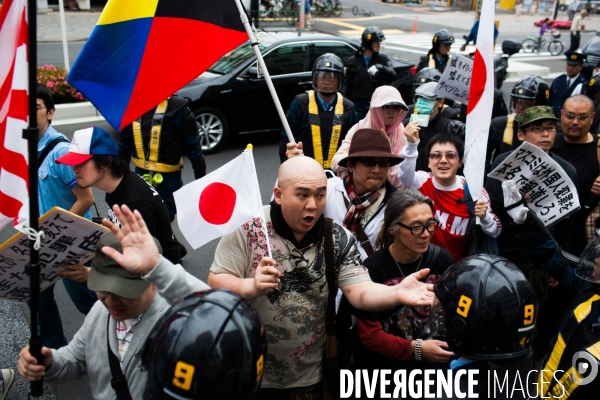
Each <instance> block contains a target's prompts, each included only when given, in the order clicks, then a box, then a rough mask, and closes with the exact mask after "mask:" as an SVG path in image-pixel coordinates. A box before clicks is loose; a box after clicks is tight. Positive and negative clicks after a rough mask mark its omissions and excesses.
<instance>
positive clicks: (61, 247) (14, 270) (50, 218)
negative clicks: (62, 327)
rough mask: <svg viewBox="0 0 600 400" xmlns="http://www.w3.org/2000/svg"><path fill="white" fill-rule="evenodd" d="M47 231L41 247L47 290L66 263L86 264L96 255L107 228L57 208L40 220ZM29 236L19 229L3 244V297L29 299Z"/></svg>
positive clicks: (0, 272)
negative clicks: (97, 246)
mask: <svg viewBox="0 0 600 400" xmlns="http://www.w3.org/2000/svg"><path fill="white" fill-rule="evenodd" d="M39 229H40V230H43V231H44V233H45V234H44V236H43V237H42V240H41V247H40V250H39V259H40V264H41V272H40V288H41V290H44V289H47V288H48V287H49V286H51V285H53V284H55V283H56V282H57V281H58V280H59V279H60V277H59V276H58V275H57V272H58V271H59V270H60V268H61V266H62V265H65V264H73V265H74V264H83V263H85V262H87V261H88V260H89V259H91V258H92V257H93V256H94V251H95V250H96V243H98V240H99V239H100V238H101V237H102V235H104V234H105V233H108V232H110V231H109V230H108V228H106V227H104V226H101V225H98V224H95V223H93V222H92V221H90V220H88V219H85V218H82V217H80V216H78V215H75V214H72V213H70V212H68V211H66V210H63V209H62V208H59V207H54V208H53V209H52V210H50V211H48V212H47V213H46V214H44V215H43V216H42V217H40V220H39ZM29 254H30V253H29V239H28V238H27V235H25V234H23V233H21V232H19V233H18V234H16V235H15V236H13V237H12V238H10V239H9V240H7V241H6V243H4V244H2V245H1V246H0V299H2V300H9V301H15V302H19V303H24V302H26V301H27V300H29V297H30V290H29V273H28V272H27V270H26V266H27V264H28V263H29Z"/></svg>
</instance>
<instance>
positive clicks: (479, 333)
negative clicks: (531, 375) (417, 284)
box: [431, 255, 537, 360]
mask: <svg viewBox="0 0 600 400" xmlns="http://www.w3.org/2000/svg"><path fill="white" fill-rule="evenodd" d="M434 291H435V295H436V298H437V299H436V301H435V302H434V305H433V307H432V311H431V315H432V319H433V320H432V322H431V324H432V325H431V328H432V334H434V333H435V332H436V331H437V332H439V329H436V327H438V328H439V325H443V326H444V327H445V329H446V332H445V337H446V341H447V342H448V346H449V347H450V349H451V350H452V351H453V352H455V353H456V354H459V355H461V356H464V357H468V358H474V359H484V360H493V359H506V358H513V357H518V356H521V355H525V354H527V353H528V352H529V350H530V341H531V335H532V333H533V328H534V325H535V318H536V314H537V309H536V305H535V294H534V292H533V288H532V287H531V284H530V283H529V281H528V280H527V278H526V277H525V275H523V273H522V272H521V271H520V270H519V269H518V268H517V267H516V266H515V265H514V264H513V263H511V262H510V261H508V260H506V259H505V258H502V257H498V256H492V255H478V256H471V257H467V258H464V259H462V260H460V261H459V262H457V263H454V264H453V265H452V266H451V267H450V268H448V269H447V270H446V272H445V273H444V275H443V276H442V278H441V279H440V280H439V281H438V282H437V283H436V284H435V287H434ZM436 303H438V304H436ZM440 314H444V318H445V322H443V323H442V324H440V323H439V316H440ZM436 319H437V320H438V322H437V323H436V321H434V320H436Z"/></svg>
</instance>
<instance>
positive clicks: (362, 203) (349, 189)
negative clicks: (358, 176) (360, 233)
mask: <svg viewBox="0 0 600 400" xmlns="http://www.w3.org/2000/svg"><path fill="white" fill-rule="evenodd" d="M344 188H345V189H346V193H348V197H349V198H350V206H349V207H348V210H346V216H345V217H344V226H345V227H346V229H348V230H349V231H350V232H356V229H357V228H358V224H360V219H361V218H362V216H363V214H364V213H365V211H366V210H367V208H369V207H370V206H371V204H373V203H375V202H376V201H377V199H379V197H380V196H381V194H382V193H383V191H384V189H385V185H383V186H381V187H380V188H379V189H377V190H375V191H373V192H367V193H363V194H361V195H359V194H358V193H357V191H356V187H355V186H354V178H353V177H352V174H348V175H346V176H345V177H344Z"/></svg>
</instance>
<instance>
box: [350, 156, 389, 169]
mask: <svg viewBox="0 0 600 400" xmlns="http://www.w3.org/2000/svg"><path fill="white" fill-rule="evenodd" d="M358 162H360V163H361V164H362V165H364V166H365V167H369V168H371V167H374V166H375V164H377V165H379V167H380V168H386V167H389V166H390V159H389V158H359V159H358Z"/></svg>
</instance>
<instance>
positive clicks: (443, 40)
mask: <svg viewBox="0 0 600 400" xmlns="http://www.w3.org/2000/svg"><path fill="white" fill-rule="evenodd" d="M452 43H454V35H453V34H452V32H450V31H449V30H448V29H446V28H444V29H440V30H439V31H437V32H436V33H435V35H433V39H432V40H431V44H432V47H431V49H430V50H429V52H428V53H427V55H426V56H423V57H421V62H419V65H418V66H417V72H419V71H420V70H422V69H423V68H425V67H431V68H435V69H437V70H438V71H440V72H441V73H444V70H445V69H446V65H448V60H450V47H452Z"/></svg>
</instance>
